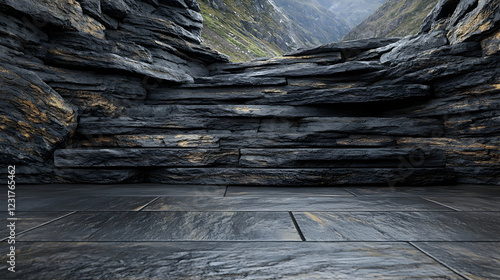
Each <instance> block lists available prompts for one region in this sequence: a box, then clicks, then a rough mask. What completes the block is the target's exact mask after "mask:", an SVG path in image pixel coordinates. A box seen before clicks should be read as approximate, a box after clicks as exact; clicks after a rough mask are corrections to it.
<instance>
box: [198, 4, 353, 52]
mask: <svg viewBox="0 0 500 280" xmlns="http://www.w3.org/2000/svg"><path fill="white" fill-rule="evenodd" d="M199 3H200V7H201V11H202V15H203V19H204V26H203V32H202V36H203V42H204V44H205V45H207V46H209V47H211V48H213V49H215V50H218V51H220V52H222V53H224V54H227V55H228V56H229V57H230V58H231V60H233V61H243V60H249V59H253V58H256V57H265V56H277V55H281V54H283V53H284V52H288V51H291V50H293V49H295V48H299V47H310V46H316V45H319V44H325V43H331V42H334V41H338V40H340V39H341V38H342V36H343V35H345V34H346V33H347V32H348V31H349V28H348V23H347V22H345V21H344V20H342V18H341V17H339V16H338V15H336V14H334V13H333V12H331V11H329V10H328V9H324V8H323V6H322V5H321V4H319V2H317V0H277V1H276V2H275V0H200V1H199Z"/></svg>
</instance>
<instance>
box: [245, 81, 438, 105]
mask: <svg viewBox="0 0 500 280" xmlns="http://www.w3.org/2000/svg"><path fill="white" fill-rule="evenodd" d="M429 94H430V88H429V87H428V86H424V85H405V86H397V85H396V86H370V87H352V88H329V89H316V90H296V91H294V92H289V93H287V94H284V95H280V96H275V97H271V98H266V99H260V100H256V101H253V102H252V103H255V104H281V105H302V106H303V105H335V104H370V103H372V104H377V103H380V102H405V101H406V102H408V101H413V100H419V99H423V98H426V97H428V96H429ZM374 107H376V106H374ZM381 109H382V110H385V109H384V107H381Z"/></svg>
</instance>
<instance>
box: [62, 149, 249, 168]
mask: <svg viewBox="0 0 500 280" xmlns="http://www.w3.org/2000/svg"><path fill="white" fill-rule="evenodd" d="M238 157H239V153H238V150H236V149H232V150H221V149H195V148H192V149H165V148H157V149H153V148H146V149H130V148H128V149H126V148H116V149H88V148H86V149H60V150H56V151H55V153H54V164H55V166H56V167H65V168H68V167H150V166H163V167H168V166H214V165H216V166H217V165H230V164H232V165H237V164H238Z"/></svg>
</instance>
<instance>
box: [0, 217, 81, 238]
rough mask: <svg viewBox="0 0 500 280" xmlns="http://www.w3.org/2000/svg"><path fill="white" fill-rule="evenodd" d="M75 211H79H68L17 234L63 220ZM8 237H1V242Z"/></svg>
mask: <svg viewBox="0 0 500 280" xmlns="http://www.w3.org/2000/svg"><path fill="white" fill-rule="evenodd" d="M66 212H67V211H66ZM75 213H77V211H72V212H70V213H67V214H66V215H63V216H61V217H57V218H55V219H52V220H49V221H47V222H44V223H42V224H39V225H36V226H34V227H31V228H29V229H26V230H23V231H21V232H18V233H16V236H18V235H21V234H23V233H26V232H29V231H32V230H35V229H37V228H40V227H43V226H46V225H48V224H50V223H53V222H56V221H58V220H62V219H64V218H66V217H69V216H71V215H73V214H75ZM7 239H8V237H6V238H3V239H1V240H0V242H3V241H5V240H7ZM16 241H17V240H16Z"/></svg>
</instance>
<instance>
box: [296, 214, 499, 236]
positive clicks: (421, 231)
mask: <svg viewBox="0 0 500 280" xmlns="http://www.w3.org/2000/svg"><path fill="white" fill-rule="evenodd" d="M294 215H295V218H296V220H297V222H298V224H299V227H300V229H301V230H302V233H303V234H304V236H305V238H306V240H307V241H499V240H500V237H499V235H498V232H499V231H500V214H499V212H468V213H464V212H350V213H347V212H297V213H295V212H294Z"/></svg>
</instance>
